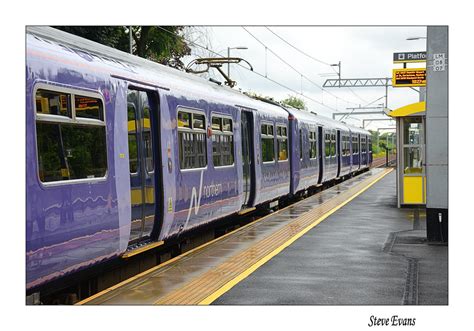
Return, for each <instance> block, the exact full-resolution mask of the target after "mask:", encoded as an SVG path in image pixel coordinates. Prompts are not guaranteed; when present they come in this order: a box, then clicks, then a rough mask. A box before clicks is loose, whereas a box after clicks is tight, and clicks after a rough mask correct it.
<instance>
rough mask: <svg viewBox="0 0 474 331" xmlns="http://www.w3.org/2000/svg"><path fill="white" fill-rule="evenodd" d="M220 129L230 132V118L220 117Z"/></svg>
mask: <svg viewBox="0 0 474 331" xmlns="http://www.w3.org/2000/svg"><path fill="white" fill-rule="evenodd" d="M222 131H224V132H232V120H231V119H230V118H223V119H222Z"/></svg>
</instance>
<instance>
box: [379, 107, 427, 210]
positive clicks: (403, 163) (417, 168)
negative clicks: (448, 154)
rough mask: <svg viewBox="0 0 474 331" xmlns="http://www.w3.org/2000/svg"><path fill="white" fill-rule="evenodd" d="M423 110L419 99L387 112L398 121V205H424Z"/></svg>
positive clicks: (424, 108)
mask: <svg viewBox="0 0 474 331" xmlns="http://www.w3.org/2000/svg"><path fill="white" fill-rule="evenodd" d="M425 110H426V102H425V101H421V102H416V103H413V104H410V105H407V106H404V107H401V108H398V109H395V110H393V111H391V112H390V113H389V114H388V115H389V116H391V117H393V118H394V119H395V121H396V123H397V191H398V192H397V200H398V207H401V206H407V205H426V167H425V165H424V160H425V139H426V135H425V132H426V130H425Z"/></svg>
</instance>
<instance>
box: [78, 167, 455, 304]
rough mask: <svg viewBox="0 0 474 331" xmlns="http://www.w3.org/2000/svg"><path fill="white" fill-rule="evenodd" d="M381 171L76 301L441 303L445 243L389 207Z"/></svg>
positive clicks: (389, 186)
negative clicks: (430, 240) (436, 242)
mask: <svg viewBox="0 0 474 331" xmlns="http://www.w3.org/2000/svg"><path fill="white" fill-rule="evenodd" d="M389 171H390V170H382V169H373V170H371V171H369V172H367V173H365V174H362V175H359V176H358V177H356V178H353V179H350V180H348V181H345V182H343V183H341V184H338V185H336V186H334V187H332V188H330V189H327V190H325V191H323V192H320V193H318V194H316V195H314V196H312V197H310V198H308V199H305V200H303V201H300V202H298V203H296V204H294V205H291V206H289V207H287V208H285V209H282V210H280V211H279V212H277V213H273V214H270V215H268V216H266V217H264V218H261V219H259V220H256V221H254V222H252V223H250V224H248V225H246V226H245V227H243V228H240V229H238V230H236V231H233V232H231V233H228V234H226V235H225V236H222V237H220V238H218V239H215V240H213V241H211V242H209V243H207V244H205V245H203V246H201V247H198V248H196V249H194V250H191V251H189V252H187V253H185V254H183V255H181V256H179V257H176V258H174V259H172V260H170V261H167V262H165V263H163V264H162V265H160V266H157V267H155V268H152V269H150V270H148V271H146V272H144V273H141V274H139V275H137V276H134V277H132V278H131V279H129V280H127V281H124V282H122V283H120V284H117V285H115V286H113V287H111V288H109V289H107V290H105V291H102V292H100V293H98V294H96V295H94V296H92V297H90V298H88V299H86V300H83V301H81V302H80V303H79V304H96V305H98V304H167V305H176V304H178V305H179V304H211V303H213V304H447V264H446V260H447V253H446V251H447V247H446V246H433V245H427V244H426V243H425V242H423V240H421V237H422V236H423V234H424V232H423V231H420V229H422V226H423V220H422V216H423V215H421V217H420V213H419V212H418V211H417V210H413V209H412V210H400V209H397V208H396V197H395V188H394V185H395V173H394V172H392V173H390V174H388V173H389ZM387 174H388V175H387ZM410 215H411V216H410ZM412 216H413V217H412ZM417 231H418V232H417ZM440 261H441V264H440ZM443 261H444V264H443ZM433 273H435V274H436V275H437V277H433ZM427 275H429V276H430V277H428V279H430V281H424V279H425V277H426V276H427ZM438 276H439V277H438Z"/></svg>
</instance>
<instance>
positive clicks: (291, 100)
mask: <svg viewBox="0 0 474 331" xmlns="http://www.w3.org/2000/svg"><path fill="white" fill-rule="evenodd" d="M281 103H282V104H284V105H288V106H291V107H294V108H296V109H306V104H305V102H304V101H303V100H302V99H300V98H297V97H294V96H291V95H289V96H288V98H286V99H284V100H281Z"/></svg>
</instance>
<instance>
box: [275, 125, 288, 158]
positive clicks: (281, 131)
mask: <svg viewBox="0 0 474 331" xmlns="http://www.w3.org/2000/svg"><path fill="white" fill-rule="evenodd" d="M277 147H278V161H284V160H288V134H287V131H286V127H285V126H277Z"/></svg>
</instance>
